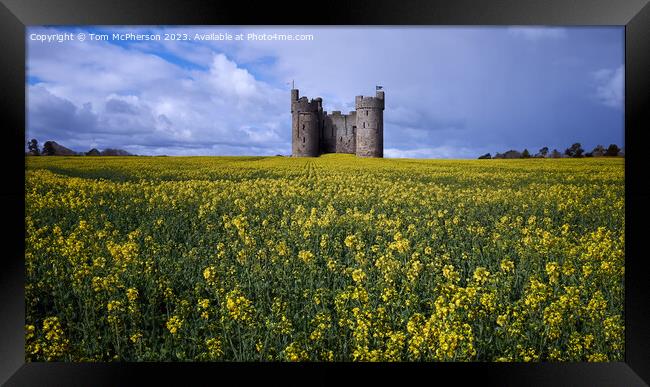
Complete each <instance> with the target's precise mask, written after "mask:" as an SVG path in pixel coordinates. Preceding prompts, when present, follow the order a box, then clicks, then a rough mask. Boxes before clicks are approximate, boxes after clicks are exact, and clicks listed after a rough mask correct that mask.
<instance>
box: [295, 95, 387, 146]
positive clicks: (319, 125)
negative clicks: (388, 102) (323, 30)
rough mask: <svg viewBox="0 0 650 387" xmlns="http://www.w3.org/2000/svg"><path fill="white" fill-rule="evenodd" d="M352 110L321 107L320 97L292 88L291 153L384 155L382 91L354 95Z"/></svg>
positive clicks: (321, 100)
mask: <svg viewBox="0 0 650 387" xmlns="http://www.w3.org/2000/svg"><path fill="white" fill-rule="evenodd" d="M355 109H356V110H355V111H351V112H349V113H348V114H341V112H340V111H333V112H332V114H327V112H326V111H323V99H322V98H320V97H318V98H314V99H312V100H311V101H310V100H308V99H307V97H300V98H299V96H298V89H291V143H292V147H291V148H292V149H291V154H292V156H298V157H316V156H319V155H321V154H323V153H351V154H355V155H357V156H359V157H384V92H383V91H381V90H377V92H376V96H375V97H364V96H361V95H359V96H357V97H356V98H355Z"/></svg>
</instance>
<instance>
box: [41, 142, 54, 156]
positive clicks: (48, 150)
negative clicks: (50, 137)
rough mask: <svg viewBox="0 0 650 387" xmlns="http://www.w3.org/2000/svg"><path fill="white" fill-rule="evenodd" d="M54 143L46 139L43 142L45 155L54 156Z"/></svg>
mask: <svg viewBox="0 0 650 387" xmlns="http://www.w3.org/2000/svg"><path fill="white" fill-rule="evenodd" d="M55 153H56V152H55V150H54V144H53V143H52V141H45V143H44V144H43V155H45V156H54V154H55Z"/></svg>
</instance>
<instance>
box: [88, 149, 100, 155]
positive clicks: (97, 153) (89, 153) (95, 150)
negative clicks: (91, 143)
mask: <svg viewBox="0 0 650 387" xmlns="http://www.w3.org/2000/svg"><path fill="white" fill-rule="evenodd" d="M99 155H100V153H99V151H98V150H97V148H93V149H91V150H89V151H88V152H86V156H99Z"/></svg>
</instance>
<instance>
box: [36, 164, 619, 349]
mask: <svg viewBox="0 0 650 387" xmlns="http://www.w3.org/2000/svg"><path fill="white" fill-rule="evenodd" d="M623 167H624V162H623V160H622V159H618V158H617V159H605V158H590V159H555V160H551V159H528V160H472V161H470V160H408V159H401V160H397V159H393V160H391V159H359V158H356V157H354V156H348V155H325V156H323V157H320V158H315V159H299V158H298V159H297V158H287V157H28V158H26V184H25V199H26V209H25V210H26V213H25V222H26V240H25V266H26V289H25V292H26V300H25V302H26V356H27V360H28V361H107V360H108V361H110V360H120V361H157V360H197V361H206V360H232V361H269V360H270V361H277V360H280V361H581V360H583V361H584V360H587V361H622V360H623V354H624V347H623V343H624V340H623V339H624V338H623V336H624V321H623V295H624V284H623V277H624V249H625V240H624V221H625V220H624V179H623V175H624V173H623V171H624V168H623Z"/></svg>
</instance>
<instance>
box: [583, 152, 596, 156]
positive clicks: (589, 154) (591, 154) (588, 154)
mask: <svg viewBox="0 0 650 387" xmlns="http://www.w3.org/2000/svg"><path fill="white" fill-rule="evenodd" d="M585 157H594V153H593V152H587V153H585Z"/></svg>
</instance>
